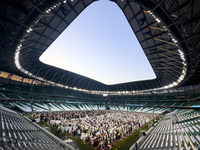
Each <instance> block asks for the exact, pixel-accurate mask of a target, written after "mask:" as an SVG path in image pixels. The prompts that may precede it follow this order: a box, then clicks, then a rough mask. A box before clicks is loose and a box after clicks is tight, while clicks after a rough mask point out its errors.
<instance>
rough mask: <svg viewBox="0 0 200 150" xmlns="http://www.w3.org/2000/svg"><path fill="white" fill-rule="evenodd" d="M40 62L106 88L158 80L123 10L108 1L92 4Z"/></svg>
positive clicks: (103, 0)
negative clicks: (127, 83) (96, 82)
mask: <svg viewBox="0 0 200 150" xmlns="http://www.w3.org/2000/svg"><path fill="white" fill-rule="evenodd" d="M40 60H41V61H42V62H43V63H46V64H49V65H52V66H56V67H59V68H62V69H65V70H68V71H71V72H75V73H78V74H81V75H84V76H86V77H89V78H92V79H94V80H97V81H99V82H102V83H104V84H107V85H112V84H118V83H125V82H131V81H140V80H147V79H154V78H156V76H155V74H154V72H153V69H152V67H151V65H150V63H149V61H148V60H147V58H146V56H145V54H144V52H143V50H142V48H141V46H140V44H139V42H138V40H137V38H136V37H135V34H134V32H133V31H132V29H131V27H130V25H129V23H128V21H127V20H126V17H125V16H124V14H123V12H122V10H121V9H120V8H119V7H118V6H117V5H116V4H115V3H113V2H110V1H108V0H100V1H97V2H94V3H92V4H91V5H89V6H88V7H87V8H86V9H85V10H84V11H83V12H82V13H81V14H80V15H79V16H78V17H77V18H76V19H75V20H74V21H73V22H72V23H71V24H70V25H69V26H68V28H67V29H66V30H65V31H64V32H63V33H62V34H61V35H60V36H59V37H58V38H57V39H56V40H55V41H54V42H53V43H52V44H51V46H50V47H49V48H48V49H47V50H46V51H45V52H44V53H43V54H42V56H41V57H40Z"/></svg>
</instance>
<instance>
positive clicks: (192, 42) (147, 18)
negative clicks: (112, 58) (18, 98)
mask: <svg viewBox="0 0 200 150" xmlns="http://www.w3.org/2000/svg"><path fill="white" fill-rule="evenodd" d="M92 2H94V1H93V0H69V1H66V0H62V1H61V0H55V1H54V0H51V1H46V0H31V1H22V2H19V1H18V0H8V1H3V2H1V4H0V7H1V10H0V12H1V13H0V29H1V32H0V33H1V34H0V63H1V65H0V70H1V71H7V72H10V73H14V74H17V75H20V76H23V77H29V78H36V79H38V80H41V81H44V82H48V83H50V84H56V85H58V86H67V87H70V88H75V89H86V90H93V91H138V90H149V89H150V90H154V89H167V88H170V87H174V86H182V85H192V84H198V83H200V68H199V67H200V64H199V60H200V59H199V57H200V55H199V45H200V38H199V36H200V35H199V33H200V23H199V20H200V13H199V6H200V3H199V1H197V0H196V1H195V0H193V1H190V0H177V1H174V0H113V2H115V3H116V4H117V5H118V6H119V7H120V8H121V9H122V11H123V13H124V14H125V16H126V18H127V20H128V22H129V23H130V26H131V27H132V29H133V31H134V33H135V34H136V36H137V38H138V40H139V42H140V44H141V46H142V48H143V50H144V52H145V54H146V56H147V58H148V60H149V62H150V64H151V66H152V68H153V70H154V72H155V74H156V76H157V78H156V79H153V80H146V81H138V82H129V83H123V84H117V85H105V84H102V83H100V82H97V81H95V80H92V79H90V78H87V77H84V76H81V75H78V74H75V73H73V72H69V71H66V70H62V69H59V68H56V67H52V66H49V65H46V64H43V63H42V62H40V61H39V57H40V56H41V54H42V53H43V52H44V51H45V50H46V49H47V48H48V47H49V46H50V45H51V43H52V42H53V41H54V40H56V38H57V37H58V36H59V35H60V34H61V33H62V31H64V30H65V29H66V28H67V27H68V26H69V24H70V23H71V22H72V21H73V20H74V19H75V18H76V17H77V16H78V15H79V14H80V13H81V12H82V11H83V10H84V9H85V8H86V7H87V6H88V5H90V4H91V3H92Z"/></svg>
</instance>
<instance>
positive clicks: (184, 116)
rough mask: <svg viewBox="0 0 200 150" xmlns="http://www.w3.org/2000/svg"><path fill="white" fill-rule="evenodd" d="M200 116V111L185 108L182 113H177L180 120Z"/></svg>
mask: <svg viewBox="0 0 200 150" xmlns="http://www.w3.org/2000/svg"><path fill="white" fill-rule="evenodd" d="M199 116H200V112H199V111H195V110H183V111H181V112H180V113H177V114H176V117H177V118H178V121H184V120H189V119H192V118H196V117H199Z"/></svg>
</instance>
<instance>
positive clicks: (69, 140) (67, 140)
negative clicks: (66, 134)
mask: <svg viewBox="0 0 200 150" xmlns="http://www.w3.org/2000/svg"><path fill="white" fill-rule="evenodd" d="M64 142H67V143H70V142H73V140H71V139H66V140H64Z"/></svg>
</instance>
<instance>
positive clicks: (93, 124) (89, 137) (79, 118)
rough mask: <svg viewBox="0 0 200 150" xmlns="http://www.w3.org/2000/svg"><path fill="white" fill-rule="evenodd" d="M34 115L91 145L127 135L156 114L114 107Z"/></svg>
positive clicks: (59, 130)
mask: <svg viewBox="0 0 200 150" xmlns="http://www.w3.org/2000/svg"><path fill="white" fill-rule="evenodd" d="M34 115H35V116H36V117H38V118H40V119H41V120H42V121H45V122H48V123H49V124H51V125H53V126H55V127H56V128H57V129H58V132H57V133H56V134H57V136H58V135H59V132H66V133H68V134H71V135H73V136H75V137H76V138H78V139H81V140H83V141H85V142H90V144H91V145H93V146H98V145H99V146H100V147H104V146H106V145H109V144H112V143H114V142H115V141H116V140H119V139H120V138H123V137H127V136H128V135H129V134H130V133H132V132H133V131H134V130H137V129H138V128H140V127H141V126H143V125H145V124H146V123H148V122H149V121H151V120H153V119H155V118H156V117H157V116H158V115H157V114H150V113H139V112H126V111H114V110H104V111H102V110H99V111H78V112H56V113H35V114H34Z"/></svg>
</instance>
